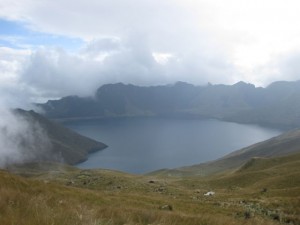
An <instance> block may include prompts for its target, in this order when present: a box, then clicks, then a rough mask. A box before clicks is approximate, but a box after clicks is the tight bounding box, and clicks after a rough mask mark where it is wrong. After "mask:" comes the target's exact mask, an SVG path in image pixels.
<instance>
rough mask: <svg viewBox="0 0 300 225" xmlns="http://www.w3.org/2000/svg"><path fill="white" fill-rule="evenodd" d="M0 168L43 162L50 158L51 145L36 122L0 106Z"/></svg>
mask: <svg viewBox="0 0 300 225" xmlns="http://www.w3.org/2000/svg"><path fill="white" fill-rule="evenodd" d="M0 114H1V118H0V167H1V168H4V167H6V166H9V165H11V164H18V163H26V162H32V161H39V160H45V159H47V158H48V157H53V156H51V155H50V154H49V153H50V149H51V143H50V140H49V138H48V137H47V134H46V133H45V131H44V130H43V129H42V127H41V126H40V125H39V124H38V123H37V122H36V121H30V120H28V119H25V117H22V116H20V115H19V114H18V113H17V112H16V111H12V110H8V109H7V108H6V107H5V106H3V105H1V106H0Z"/></svg>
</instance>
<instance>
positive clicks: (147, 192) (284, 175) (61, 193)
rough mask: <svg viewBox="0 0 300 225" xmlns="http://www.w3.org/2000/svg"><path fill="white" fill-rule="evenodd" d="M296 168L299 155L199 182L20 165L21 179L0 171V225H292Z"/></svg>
mask: <svg viewBox="0 0 300 225" xmlns="http://www.w3.org/2000/svg"><path fill="white" fill-rule="evenodd" d="M41 166H42V167H41ZM299 166H300V155H299V153H298V154H295V155H289V156H284V157H276V158H272V159H260V158H256V159H252V160H250V161H248V162H247V163H246V164H244V165H243V166H242V167H240V169H238V170H237V171H235V172H228V173H224V174H222V175H214V176H210V177H205V178H203V177H202V178H201V177H199V176H191V177H180V178H174V177H160V176H159V177H157V176H135V175H129V174H125V173H121V172H116V171H108V170H80V169H77V168H74V167H70V166H65V165H58V164H30V165H23V167H18V168H15V169H14V172H15V173H17V174H19V175H22V176H26V177H27V178H24V177H20V176H19V175H13V174H11V173H9V172H7V171H0V183H1V188H0V196H1V198H0V224H19V225H29V224H30V225H37V224H38V225H41V224H53V225H64V224H78V225H79V224H84V225H94V224H99V225H100V224H101V225H117V224H137V225H140V224H156V225H158V224H165V225H174V224H175V225H176V224H178V225H179V224H189V225H196V224H197V225H198V224H203V225H204V224H214V225H219V224H232V225H235V224H236V225H237V224H249V225H250V224H252V225H259V224H263V225H275V224H279V223H281V224H300V217H299V215H300V207H299V206H300V204H299V202H300V199H299V196H300V171H299V169H298V168H299ZM208 191H213V192H214V193H215V194H214V195H212V196H205V195H204V194H205V193H206V192H208Z"/></svg>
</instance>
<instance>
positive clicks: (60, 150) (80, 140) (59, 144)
mask: <svg viewBox="0 0 300 225" xmlns="http://www.w3.org/2000/svg"><path fill="white" fill-rule="evenodd" d="M15 113H16V115H18V116H20V117H22V118H24V119H25V120H26V121H27V122H29V123H38V124H39V126H41V127H42V129H43V130H44V132H45V133H46V136H47V137H48V138H49V140H50V146H48V147H49V150H48V153H47V154H49V155H56V156H57V157H52V158H51V157H50V159H52V160H61V159H62V160H63V161H64V162H65V163H68V164H76V163H78V162H81V161H84V160H86V158H87V154H88V153H90V152H93V151H97V150H101V149H104V148H106V147H107V146H106V145H105V144H103V143H101V142H98V141H95V140H92V139H90V138H87V137H84V136H82V135H80V134H77V133H76V132H74V131H72V130H70V129H68V128H65V127H63V126H62V125H60V124H58V123H55V122H53V121H50V120H48V119H46V118H45V117H43V116H41V115H40V114H38V113H35V112H34V111H25V110H21V109H18V110H16V111H15ZM36 132H38V131H36ZM41 147H42V146H41ZM28 154H29V153H28ZM47 159H49V157H48V158H47Z"/></svg>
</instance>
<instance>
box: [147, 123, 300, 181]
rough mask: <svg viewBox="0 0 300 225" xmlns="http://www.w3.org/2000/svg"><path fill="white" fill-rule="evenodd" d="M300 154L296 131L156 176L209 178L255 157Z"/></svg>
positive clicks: (161, 172) (299, 138) (299, 136)
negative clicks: (218, 157)
mask: <svg viewBox="0 0 300 225" xmlns="http://www.w3.org/2000/svg"><path fill="white" fill-rule="evenodd" d="M299 152H300V130H299V129H295V130H292V131H289V132H286V133H283V134H281V135H279V136H277V137H274V138H271V139H269V140H266V141H263V142H260V143H257V144H254V145H251V146H249V147H246V148H243V149H241V150H238V151H234V152H232V153H230V154H229V155H226V156H224V157H222V158H220V159H218V160H215V161H211V162H206V163H201V164H198V165H193V166H188V167H183V168H178V169H175V170H160V171H155V172H153V173H152V174H155V175H158V174H160V175H169V176H182V175H201V176H207V175H211V174H215V173H220V172H222V171H226V170H234V169H236V168H237V167H239V166H241V165H243V164H244V163H245V162H247V161H248V160H250V159H251V158H253V157H265V158H271V157H278V156H284V155H288V154H292V153H299Z"/></svg>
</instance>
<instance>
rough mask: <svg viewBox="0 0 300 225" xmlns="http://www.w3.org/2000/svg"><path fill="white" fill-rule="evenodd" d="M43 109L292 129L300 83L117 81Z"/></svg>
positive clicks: (298, 120)
mask: <svg viewBox="0 0 300 225" xmlns="http://www.w3.org/2000/svg"><path fill="white" fill-rule="evenodd" d="M39 106H40V107H41V108H42V109H43V110H44V111H45V115H46V116H47V117H49V118H56V119H57V118H58V119H66V118H90V117H101V118H107V117H119V116H185V117H196V118H202V117H210V118H218V119H223V120H228V121H234V122H241V123H258V124H264V125H269V126H277V127H288V128H290V127H299V126H300V116H299V115H300V81H295V82H283V81H282V82H275V83H272V84H271V85H269V86H268V87H266V88H256V87H255V86H254V85H252V84H246V83H244V82H238V83H236V84H234V85H207V86H194V85H191V84H187V83H184V82H177V83H176V84H174V85H165V86H150V87H139V86H135V85H125V84H122V83H117V84H107V85H103V86H101V87H100V88H99V89H98V90H97V92H96V93H95V96H93V97H88V98H80V97H78V96H68V97H64V98H62V99H60V100H50V101H48V102H47V103H45V104H39Z"/></svg>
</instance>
